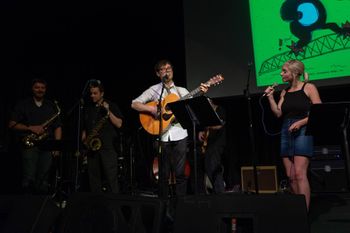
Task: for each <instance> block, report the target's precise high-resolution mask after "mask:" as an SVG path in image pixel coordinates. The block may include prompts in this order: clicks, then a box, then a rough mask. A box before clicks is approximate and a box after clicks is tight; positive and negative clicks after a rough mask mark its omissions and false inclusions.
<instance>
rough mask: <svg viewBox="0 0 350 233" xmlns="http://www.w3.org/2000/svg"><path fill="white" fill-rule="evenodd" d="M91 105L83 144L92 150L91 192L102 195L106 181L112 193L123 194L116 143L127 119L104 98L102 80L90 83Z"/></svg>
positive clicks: (114, 105)
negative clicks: (118, 130)
mask: <svg viewBox="0 0 350 233" xmlns="http://www.w3.org/2000/svg"><path fill="white" fill-rule="evenodd" d="M89 91H90V99H91V103H90V104H89V105H87V106H86V107H85V109H84V130H83V133H82V140H83V142H84V144H85V145H86V147H87V148H88V153H87V167H88V174H89V184H90V191H92V192H102V191H103V188H104V187H103V180H104V179H106V181H107V185H108V186H107V187H105V188H108V191H111V192H113V193H118V192H119V184H118V155H117V152H116V151H115V149H114V143H115V141H116V139H117V137H118V132H117V129H119V128H121V127H122V123H123V116H122V114H121V111H120V110H119V107H118V106H117V105H116V104H115V103H113V102H111V101H109V100H106V99H105V98H104V94H105V91H104V87H103V85H102V83H101V81H100V80H94V81H91V82H90V83H89Z"/></svg>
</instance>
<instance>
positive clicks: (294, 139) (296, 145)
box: [280, 119, 313, 157]
mask: <svg viewBox="0 0 350 233" xmlns="http://www.w3.org/2000/svg"><path fill="white" fill-rule="evenodd" d="M298 120H299V119H285V120H284V121H283V124H282V130H281V153H280V155H281V157H292V156H294V155H300V156H305V157H312V155H313V137H312V136H310V135H307V136H306V135H305V131H306V125H304V126H303V127H301V128H300V129H299V130H298V131H295V132H289V131H288V128H289V127H290V126H291V125H292V124H293V123H294V122H296V121H298Z"/></svg>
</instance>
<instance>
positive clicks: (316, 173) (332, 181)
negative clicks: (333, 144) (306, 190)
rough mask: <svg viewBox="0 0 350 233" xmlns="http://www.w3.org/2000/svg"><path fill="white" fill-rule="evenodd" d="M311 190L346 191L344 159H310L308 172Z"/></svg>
mask: <svg viewBox="0 0 350 233" xmlns="http://www.w3.org/2000/svg"><path fill="white" fill-rule="evenodd" d="M308 173H309V174H308V177H309V182H310V187H311V192H347V191H348V187H347V175H346V169H345V161H344V160H342V159H338V160H336V159H332V160H311V161H310V167H309V172H308Z"/></svg>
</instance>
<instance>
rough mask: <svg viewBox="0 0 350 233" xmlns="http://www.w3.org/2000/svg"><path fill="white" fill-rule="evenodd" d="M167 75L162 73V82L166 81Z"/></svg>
mask: <svg viewBox="0 0 350 233" xmlns="http://www.w3.org/2000/svg"><path fill="white" fill-rule="evenodd" d="M168 78H169V77H168V75H164V76H163V77H162V82H163V83H164V82H166V81H168Z"/></svg>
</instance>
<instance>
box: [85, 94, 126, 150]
mask: <svg viewBox="0 0 350 233" xmlns="http://www.w3.org/2000/svg"><path fill="white" fill-rule="evenodd" d="M105 101H106V102H107V103H108V104H109V110H110V111H111V112H112V113H113V114H114V115H115V116H116V117H118V118H123V116H122V114H121V111H120V110H119V107H118V106H117V105H116V104H114V103H112V102H110V101H107V100H105ZM106 114H107V111H106V109H105V108H104V107H101V106H97V105H96V104H93V103H92V104H89V105H87V106H86V107H85V112H84V128H85V129H86V133H87V134H86V135H87V136H88V135H89V134H90V133H91V132H92V131H93V130H94V129H95V128H96V127H97V124H98V123H99V122H100V121H101V120H102V118H103V117H105V116H106ZM117 136H118V132H117V128H116V127H115V126H114V125H113V124H112V122H111V121H110V119H109V117H108V118H107V119H106V120H105V122H104V123H103V126H102V128H101V129H100V131H98V137H99V138H100V139H101V141H102V143H103V146H104V147H112V146H113V143H114V141H115V140H116V138H117Z"/></svg>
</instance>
